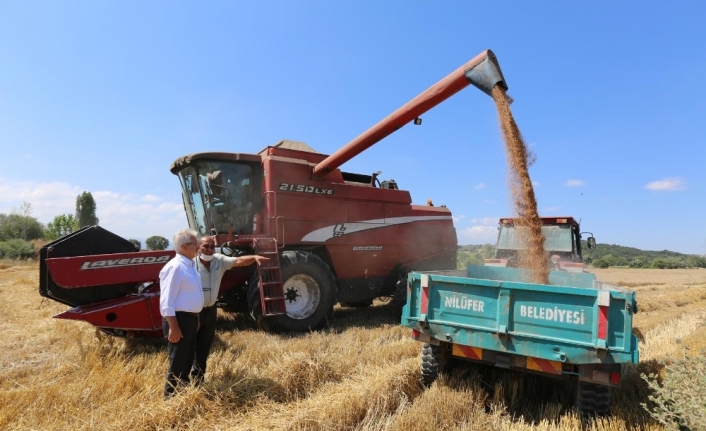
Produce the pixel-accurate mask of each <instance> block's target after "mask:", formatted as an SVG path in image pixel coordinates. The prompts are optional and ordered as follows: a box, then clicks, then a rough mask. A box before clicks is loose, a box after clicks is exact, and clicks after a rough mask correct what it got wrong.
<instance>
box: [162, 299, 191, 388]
mask: <svg viewBox="0 0 706 431" xmlns="http://www.w3.org/2000/svg"><path fill="white" fill-rule="evenodd" d="M176 319H177V323H179V328H180V329H181V334H182V338H181V340H179V341H178V342H176V343H172V342H169V341H167V354H168V355H169V369H168V370H167V382H166V383H165V384H164V397H165V398H166V397H170V396H172V395H174V391H175V390H176V388H177V387H178V386H179V385H188V384H189V371H190V370H191V363H192V362H193V361H194V353H195V350H196V331H197V328H198V325H199V319H198V317H197V316H195V315H192V314H185V313H181V312H179V311H177V313H176ZM162 332H164V338H167V337H168V336H169V323H168V322H167V320H166V319H162Z"/></svg>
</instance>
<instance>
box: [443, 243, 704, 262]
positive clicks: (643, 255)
mask: <svg viewBox="0 0 706 431" xmlns="http://www.w3.org/2000/svg"><path fill="white" fill-rule="evenodd" d="M581 250H582V252H583V260H584V262H585V263H586V264H588V265H591V266H594V267H596V268H609V267H611V266H623V267H630V268H659V269H676V268H706V257H703V256H698V255H695V254H683V253H677V252H674V251H668V250H662V251H648V250H640V249H637V248H633V247H624V246H621V245H613V244H598V246H597V247H596V248H594V249H589V248H588V247H587V246H586V242H585V241H582V248H581ZM493 256H495V246H494V245H492V244H482V245H464V246H459V248H458V252H457V255H456V262H457V266H458V268H459V269H461V268H465V267H466V266H468V265H483V263H484V260H485V259H490V258H492V257H493Z"/></svg>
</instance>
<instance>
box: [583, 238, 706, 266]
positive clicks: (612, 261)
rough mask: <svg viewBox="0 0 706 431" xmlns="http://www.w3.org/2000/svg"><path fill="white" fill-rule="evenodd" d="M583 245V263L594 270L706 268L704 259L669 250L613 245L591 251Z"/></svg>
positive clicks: (600, 245)
mask: <svg viewBox="0 0 706 431" xmlns="http://www.w3.org/2000/svg"><path fill="white" fill-rule="evenodd" d="M582 243H583V248H582V250H583V258H584V262H586V263H588V264H591V265H593V266H595V267H596V268H608V267H611V266H627V267H630V268H659V269H677V268H706V258H704V257H703V256H699V255H695V254H683V253H677V252H674V251H669V250H662V251H649V250H640V249H638V248H633V247H624V246H622V245H614V244H598V246H597V247H596V248H594V249H592V250H589V249H588V247H586V242H585V241H582Z"/></svg>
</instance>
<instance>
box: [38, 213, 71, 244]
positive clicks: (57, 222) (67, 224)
mask: <svg viewBox="0 0 706 431" xmlns="http://www.w3.org/2000/svg"><path fill="white" fill-rule="evenodd" d="M77 230H78V222H77V221H76V218H75V217H74V216H73V214H61V215H58V216H56V217H54V220H53V221H50V222H49V223H48V224H47V228H46V230H45V231H44V238H46V239H48V240H50V241H54V240H56V239H59V238H62V237H65V236H66V235H68V234H70V233H71V232H75V231H77Z"/></svg>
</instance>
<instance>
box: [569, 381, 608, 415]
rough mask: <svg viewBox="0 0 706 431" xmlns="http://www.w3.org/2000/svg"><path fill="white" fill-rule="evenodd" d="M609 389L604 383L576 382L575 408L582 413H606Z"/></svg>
mask: <svg viewBox="0 0 706 431" xmlns="http://www.w3.org/2000/svg"><path fill="white" fill-rule="evenodd" d="M611 389H612V388H611V387H610V386H606V385H597V384H595V383H588V382H582V381H579V382H577V385H576V408H577V409H578V410H579V412H580V413H581V414H584V415H598V416H604V415H607V414H608V413H609V411H610V401H611V400H610V395H611Z"/></svg>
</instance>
